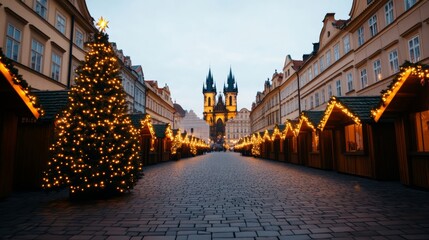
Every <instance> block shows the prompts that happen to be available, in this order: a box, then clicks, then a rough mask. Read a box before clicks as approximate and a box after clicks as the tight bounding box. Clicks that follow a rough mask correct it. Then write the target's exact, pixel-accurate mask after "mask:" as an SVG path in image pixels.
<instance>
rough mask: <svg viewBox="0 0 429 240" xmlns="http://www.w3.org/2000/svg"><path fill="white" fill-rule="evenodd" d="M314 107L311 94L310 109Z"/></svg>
mask: <svg viewBox="0 0 429 240" xmlns="http://www.w3.org/2000/svg"><path fill="white" fill-rule="evenodd" d="M313 108H314V100H313V96H310V109H313Z"/></svg>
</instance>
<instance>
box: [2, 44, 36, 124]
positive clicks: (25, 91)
mask: <svg viewBox="0 0 429 240" xmlns="http://www.w3.org/2000/svg"><path fill="white" fill-rule="evenodd" d="M0 102H1V103H2V104H1V105H0V111H12V112H14V113H17V114H18V115H21V116H33V117H35V118H36V119H38V118H39V117H40V116H41V115H43V110H42V109H41V108H40V106H39V102H38V99H37V97H35V96H34V95H33V94H32V93H31V92H30V88H29V86H28V83H27V81H25V80H24V79H22V76H21V75H19V73H18V69H17V68H15V67H14V66H13V63H12V60H10V59H9V58H7V57H6V56H5V55H4V54H3V51H2V49H1V48H0Z"/></svg>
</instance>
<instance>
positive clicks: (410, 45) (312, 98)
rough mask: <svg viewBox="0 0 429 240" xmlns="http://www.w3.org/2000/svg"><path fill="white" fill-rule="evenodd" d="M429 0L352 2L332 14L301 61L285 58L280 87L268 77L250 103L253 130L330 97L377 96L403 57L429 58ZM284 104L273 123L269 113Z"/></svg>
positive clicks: (322, 104)
mask: <svg viewBox="0 0 429 240" xmlns="http://www.w3.org/2000/svg"><path fill="white" fill-rule="evenodd" d="M428 9H429V3H428V1H427V0H420V1H417V0H410V1H408V0H407V1H403V0H383V1H356V0H354V1H353V4H352V8H351V11H350V18H349V19H346V20H341V19H335V14H334V13H328V14H326V15H325V18H324V19H323V27H322V30H321V32H320V38H319V42H318V43H314V44H313V51H312V52H311V53H309V54H304V55H303V59H302V60H293V59H292V58H291V57H290V56H287V57H286V60H285V64H284V68H283V78H284V80H283V81H282V83H281V85H280V86H279V89H280V101H276V100H275V97H274V96H276V95H277V94H278V89H277V87H275V86H274V82H273V81H274V77H273V79H272V83H269V82H266V83H265V86H264V91H263V92H258V93H257V94H256V100H255V102H254V103H253V105H252V112H251V115H250V116H251V121H252V122H251V125H252V132H261V131H263V130H264V129H272V127H273V124H284V123H285V121H286V120H287V119H295V118H297V117H298V116H299V114H300V112H301V111H306V110H324V109H325V107H326V105H327V102H328V101H329V99H330V97H332V96H376V95H379V94H380V92H381V91H382V90H383V89H385V88H386V87H387V86H388V85H389V84H390V83H391V81H392V80H393V78H394V77H395V76H396V74H397V73H398V72H399V70H400V69H399V66H401V65H402V64H403V63H404V62H405V61H409V62H412V63H415V62H421V63H426V62H427V61H428V55H429V54H428V51H426V49H425V48H424V45H423V43H424V42H427V41H429V31H428V17H429V16H428V14H427V13H426V12H428ZM278 108H280V116H281V117H280V118H274V122H272V121H270V120H269V118H267V116H266V114H265V113H272V112H275V111H276V109H278Z"/></svg>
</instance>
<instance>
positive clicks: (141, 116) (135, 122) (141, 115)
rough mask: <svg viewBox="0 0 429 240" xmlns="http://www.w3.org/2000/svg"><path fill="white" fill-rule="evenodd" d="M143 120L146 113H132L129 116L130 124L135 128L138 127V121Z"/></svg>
mask: <svg viewBox="0 0 429 240" xmlns="http://www.w3.org/2000/svg"><path fill="white" fill-rule="evenodd" d="M145 118H146V113H133V114H130V119H131V123H132V124H133V125H134V127H136V128H139V127H140V121H141V120H142V119H145Z"/></svg>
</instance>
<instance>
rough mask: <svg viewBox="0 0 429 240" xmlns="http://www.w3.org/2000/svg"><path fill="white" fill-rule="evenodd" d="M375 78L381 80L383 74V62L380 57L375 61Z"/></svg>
mask: <svg viewBox="0 0 429 240" xmlns="http://www.w3.org/2000/svg"><path fill="white" fill-rule="evenodd" d="M373 65H374V79H375V81H379V80H381V78H382V76H381V62H380V59H379V60H376V61H375V62H374V63H373Z"/></svg>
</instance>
